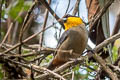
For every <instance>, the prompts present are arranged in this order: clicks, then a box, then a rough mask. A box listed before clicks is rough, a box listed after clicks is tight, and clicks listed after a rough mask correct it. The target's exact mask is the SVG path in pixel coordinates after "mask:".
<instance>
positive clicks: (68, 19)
mask: <svg viewBox="0 0 120 80" xmlns="http://www.w3.org/2000/svg"><path fill="white" fill-rule="evenodd" d="M63 23H64V27H65V30H68V29H70V28H72V27H76V26H79V25H81V24H83V23H84V22H83V21H82V19H81V18H80V17H76V16H65V17H63Z"/></svg>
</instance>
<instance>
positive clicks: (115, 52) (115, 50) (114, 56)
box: [112, 46, 118, 62]
mask: <svg viewBox="0 0 120 80" xmlns="http://www.w3.org/2000/svg"><path fill="white" fill-rule="evenodd" d="M117 51H118V49H117V47H115V46H114V47H113V49H112V53H113V55H112V59H113V62H114V61H116V60H117V58H118V53H117Z"/></svg>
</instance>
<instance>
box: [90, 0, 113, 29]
mask: <svg viewBox="0 0 120 80" xmlns="http://www.w3.org/2000/svg"><path fill="white" fill-rule="evenodd" d="M113 1H114V0H110V1H108V2H107V4H106V5H105V6H104V7H103V8H102V9H101V10H100V12H99V13H98V14H97V15H96V16H95V17H94V18H93V19H91V20H90V21H89V23H90V25H91V27H90V31H92V30H93V29H94V28H95V25H96V24H97V21H98V20H99V19H100V18H101V16H102V15H103V14H104V13H105V12H106V11H107V9H108V8H109V6H110V5H111V4H112V3H113Z"/></svg>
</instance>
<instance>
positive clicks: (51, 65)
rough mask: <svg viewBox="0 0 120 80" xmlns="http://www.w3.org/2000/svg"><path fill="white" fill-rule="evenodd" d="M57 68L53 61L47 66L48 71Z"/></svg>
mask: <svg viewBox="0 0 120 80" xmlns="http://www.w3.org/2000/svg"><path fill="white" fill-rule="evenodd" d="M55 68H56V65H55V64H53V60H52V61H51V62H50V64H49V65H48V66H47V69H50V70H54V69H55Z"/></svg>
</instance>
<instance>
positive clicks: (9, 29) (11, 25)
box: [0, 23, 13, 48]
mask: <svg viewBox="0 0 120 80" xmlns="http://www.w3.org/2000/svg"><path fill="white" fill-rule="evenodd" d="M12 27H13V23H11V24H10V26H9V28H8V31H7V33H6V35H5V37H4V38H3V40H2V42H1V44H0V48H1V46H2V45H3V43H4V42H5V41H6V39H7V37H8V35H9V33H10V31H11V29H12Z"/></svg>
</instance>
